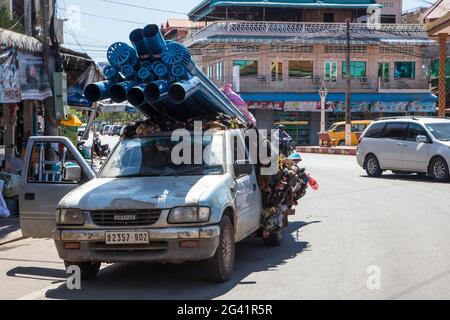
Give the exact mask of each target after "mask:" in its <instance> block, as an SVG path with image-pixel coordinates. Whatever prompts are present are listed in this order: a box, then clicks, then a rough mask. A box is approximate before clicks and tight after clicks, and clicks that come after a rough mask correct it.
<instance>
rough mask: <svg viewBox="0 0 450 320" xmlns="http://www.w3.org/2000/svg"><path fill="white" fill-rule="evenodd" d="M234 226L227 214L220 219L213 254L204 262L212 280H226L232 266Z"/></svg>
mask: <svg viewBox="0 0 450 320" xmlns="http://www.w3.org/2000/svg"><path fill="white" fill-rule="evenodd" d="M234 255H235V243H234V227H233V224H232V223H231V221H230V218H229V217H228V216H223V217H222V220H221V221H220V240H219V246H218V247H217V250H216V253H215V254H214V256H213V257H212V258H211V259H209V260H207V261H206V262H205V269H206V270H205V271H206V272H207V274H208V279H209V280H210V281H213V282H227V281H228V280H229V279H230V277H231V274H232V273H233V268H234Z"/></svg>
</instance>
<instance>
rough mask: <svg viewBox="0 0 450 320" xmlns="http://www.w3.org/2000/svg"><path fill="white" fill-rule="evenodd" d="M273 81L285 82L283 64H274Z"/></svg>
mask: <svg viewBox="0 0 450 320" xmlns="http://www.w3.org/2000/svg"><path fill="white" fill-rule="evenodd" d="M271 69H272V81H283V63H282V62H272V68H271Z"/></svg>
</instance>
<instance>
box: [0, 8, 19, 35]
mask: <svg viewBox="0 0 450 320" xmlns="http://www.w3.org/2000/svg"><path fill="white" fill-rule="evenodd" d="M21 20H22V18H13V19H12V20H11V19H10V16H9V12H8V8H6V7H5V6H0V28H2V29H7V30H11V31H15V32H19V33H25V28H24V27H23V24H22V22H21Z"/></svg>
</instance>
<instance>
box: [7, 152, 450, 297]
mask: <svg viewBox="0 0 450 320" xmlns="http://www.w3.org/2000/svg"><path fill="white" fill-rule="evenodd" d="M303 157H304V165H305V166H306V167H307V168H308V169H309V171H310V172H311V174H312V175H313V176H314V177H315V178H316V179H317V180H318V182H319V184H320V190H319V191H317V192H314V191H312V190H310V191H309V192H308V194H307V196H306V197H305V198H304V199H302V200H301V202H300V205H299V207H298V209H297V214H296V215H295V216H293V217H291V219H290V225H289V228H288V229H287V230H286V232H285V239H284V242H283V244H282V245H281V246H280V247H275V248H267V247H264V246H262V244H261V241H260V239H256V238H252V239H247V240H244V241H243V242H241V243H239V244H238V245H237V252H236V266H235V273H234V276H233V278H232V279H231V280H230V281H229V282H228V283H226V284H212V283H208V282H205V281H204V280H203V277H202V274H201V271H200V268H199V265H198V264H183V265H152V264H145V263H141V264H115V265H104V266H103V268H102V270H101V271H100V273H99V275H98V278H96V279H95V280H92V281H89V282H83V283H82V289H81V290H68V289H67V287H66V285H65V282H64V281H65V278H66V274H65V271H64V267H63V264H62V263H61V261H60V260H59V258H58V257H57V253H56V250H55V248H54V247H53V243H52V241H50V240H32V239H26V240H22V241H19V242H16V243H13V244H11V245H9V246H6V247H0V283H1V289H0V299H18V298H25V299H96V298H112V299H128V298H131V299H316V298H317V299H450V197H449V196H448V195H449V191H450V184H438V183H433V182H431V181H430V180H428V179H427V178H419V177H417V176H415V175H410V176H409V175H406V176H396V175H391V174H390V173H388V174H386V175H384V176H383V177H382V178H379V179H372V178H368V177H367V176H366V175H365V172H364V171H362V169H360V168H359V167H358V166H357V164H356V159H355V158H354V157H350V156H334V155H333V156H329V155H312V154H304V155H303Z"/></svg>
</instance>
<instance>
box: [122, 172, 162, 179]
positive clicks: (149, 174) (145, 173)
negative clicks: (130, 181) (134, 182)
mask: <svg viewBox="0 0 450 320" xmlns="http://www.w3.org/2000/svg"><path fill="white" fill-rule="evenodd" d="M161 175H162V174H161V173H149V172H141V173H133V174H126V175H120V176H115V177H114V178H133V177H155V176H161Z"/></svg>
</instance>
